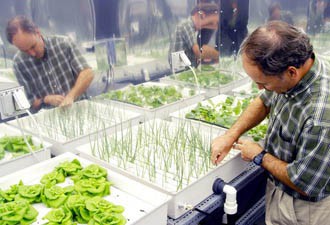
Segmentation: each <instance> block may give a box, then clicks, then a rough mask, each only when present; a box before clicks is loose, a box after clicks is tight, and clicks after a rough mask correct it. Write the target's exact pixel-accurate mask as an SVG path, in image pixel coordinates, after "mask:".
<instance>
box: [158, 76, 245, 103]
mask: <svg viewBox="0 0 330 225" xmlns="http://www.w3.org/2000/svg"><path fill="white" fill-rule="evenodd" d="M220 72H221V73H231V72H230V71H224V70H220ZM206 73H207V71H206ZM197 76H198V75H197ZM234 76H236V78H235V80H234V81H232V82H230V83H228V84H224V85H219V86H218V87H200V91H202V92H205V94H204V95H205V97H206V98H211V97H214V96H216V95H219V94H226V93H231V91H232V90H233V89H234V88H235V87H238V86H241V85H244V84H246V83H247V82H248V81H249V80H250V77H248V76H246V75H244V74H242V73H235V75H234ZM172 77H173V75H170V76H167V77H163V78H160V79H159V80H160V82H163V83H167V84H173V85H182V86H185V87H190V88H197V85H196V84H195V83H188V82H185V81H180V80H175V79H172Z"/></svg>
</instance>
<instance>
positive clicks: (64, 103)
mask: <svg viewBox="0 0 330 225" xmlns="http://www.w3.org/2000/svg"><path fill="white" fill-rule="evenodd" d="M73 102H74V98H73V97H71V96H70V95H67V96H65V98H64V99H63V101H62V102H61V104H60V105H59V106H60V107H66V106H71V105H72V104H73Z"/></svg>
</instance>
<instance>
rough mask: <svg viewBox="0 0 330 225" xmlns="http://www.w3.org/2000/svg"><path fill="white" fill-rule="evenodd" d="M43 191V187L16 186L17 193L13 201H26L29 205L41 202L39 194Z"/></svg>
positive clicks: (37, 185)
mask: <svg viewBox="0 0 330 225" xmlns="http://www.w3.org/2000/svg"><path fill="white" fill-rule="evenodd" d="M42 190H43V185H41V184H34V185H23V184H20V185H19V186H18V193H17V195H16V196H15V200H26V201H28V202H29V203H39V202H41V193H42Z"/></svg>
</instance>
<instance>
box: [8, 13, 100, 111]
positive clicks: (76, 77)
mask: <svg viewBox="0 0 330 225" xmlns="http://www.w3.org/2000/svg"><path fill="white" fill-rule="evenodd" d="M6 34H7V39H8V41H9V42H10V43H11V44H13V45H15V46H16V47H17V48H18V49H19V50H20V51H19V52H18V53H17V54H16V55H15V57H14V72H15V75H16V78H17V80H18V82H19V84H20V85H22V86H24V88H25V91H26V94H27V97H28V99H29V101H30V103H31V105H32V107H31V108H32V110H34V111H38V110H39V109H40V108H42V107H44V106H45V107H54V106H66V105H71V104H72V103H73V102H74V101H75V100H77V99H81V98H83V97H84V92H85V91H86V89H87V88H88V86H89V85H90V83H91V82H92V80H93V77H94V75H93V72H92V70H91V68H90V67H89V66H88V64H87V62H86V60H85V59H84V58H83V56H82V55H81V53H80V51H79V50H78V48H77V46H76V45H75V44H74V43H73V42H72V41H71V40H69V39H68V38H64V37H55V36H54V37H45V36H43V35H41V33H40V31H39V29H38V28H37V27H36V25H35V24H34V23H33V22H32V21H31V20H29V19H27V18H26V17H24V16H17V17H14V18H13V19H11V20H10V21H9V22H8V25H7V29H6Z"/></svg>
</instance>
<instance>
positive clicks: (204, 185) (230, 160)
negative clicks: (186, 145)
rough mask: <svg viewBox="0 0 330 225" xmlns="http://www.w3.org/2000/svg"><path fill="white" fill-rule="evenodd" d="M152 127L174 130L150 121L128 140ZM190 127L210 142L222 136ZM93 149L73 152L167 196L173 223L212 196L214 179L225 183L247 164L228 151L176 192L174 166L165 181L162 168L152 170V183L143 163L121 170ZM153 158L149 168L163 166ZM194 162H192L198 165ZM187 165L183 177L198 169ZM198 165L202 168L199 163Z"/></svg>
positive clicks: (199, 126) (212, 130) (116, 162)
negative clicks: (225, 155)
mask: <svg viewBox="0 0 330 225" xmlns="http://www.w3.org/2000/svg"><path fill="white" fill-rule="evenodd" d="M152 123H155V124H159V123H164V124H168V125H169V126H170V128H172V127H171V126H176V125H175V124H174V123H171V122H168V121H162V120H157V119H156V120H154V121H148V122H146V123H144V124H141V125H139V126H135V127H133V128H132V137H136V136H137V135H136V132H137V130H138V129H139V127H141V126H148V124H152ZM187 123H188V122H187ZM151 126H153V125H151ZM192 126H193V127H194V128H195V129H196V130H198V132H200V133H202V134H207V135H208V133H209V136H207V137H209V138H212V139H213V138H215V137H216V136H218V135H219V134H221V133H222V132H224V130H223V129H221V128H216V127H215V126H208V125H205V124H204V125H203V124H202V123H199V124H197V123H194V124H192ZM173 128H174V127H173ZM151 130H152V129H151ZM125 132H131V131H130V130H129V131H127V130H126V131H123V137H128V135H127V134H128V133H125ZM118 135H120V134H118ZM150 135H152V132H150ZM174 135H176V134H174ZM113 136H114V135H112V136H111V137H113ZM187 138H189V137H187ZM207 139H208V138H207ZM207 139H206V140H207ZM107 140H110V136H109V138H107ZM134 141H135V140H133V147H134V146H135V145H134ZM99 142H102V140H99ZM109 142H110V141H109ZM164 143H166V140H165V141H164ZM93 145H94V146H96V148H98V149H100V147H99V146H97V143H90V144H85V145H82V146H79V147H78V148H77V152H78V153H79V154H80V156H82V157H86V158H88V159H90V160H93V161H95V162H97V163H98V164H101V165H103V166H105V167H108V168H110V169H116V170H118V171H120V173H122V174H125V175H126V176H129V177H130V178H132V179H135V180H137V181H138V182H141V183H143V184H146V185H148V186H150V187H153V188H155V189H157V190H159V191H161V192H163V193H165V194H167V195H170V196H171V197H172V198H171V200H170V201H169V203H168V216H169V217H171V218H173V219H177V218H178V217H180V216H182V215H183V214H184V213H186V212H188V211H189V206H192V207H193V206H196V205H197V204H198V203H200V202H202V201H203V200H204V199H206V198H207V197H209V196H210V195H211V194H212V193H213V191H212V185H213V182H214V180H215V179H216V178H219V177H220V178H222V179H223V180H224V181H226V182H229V181H231V180H232V179H233V178H235V177H236V176H238V175H239V174H240V173H241V172H242V171H243V170H244V169H245V168H246V167H247V164H248V163H247V162H245V161H243V160H242V159H241V157H240V154H239V151H237V150H232V151H231V152H230V153H229V154H228V155H227V157H226V158H225V159H224V160H223V161H222V162H221V164H220V165H218V166H217V167H216V166H214V167H213V168H211V169H207V170H205V171H203V172H202V171H199V170H198V172H200V173H202V175H200V176H198V178H196V177H193V178H191V179H190V181H189V178H188V182H186V183H184V184H183V185H182V186H180V188H177V187H178V186H176V185H178V181H175V179H176V178H177V177H176V176H175V171H174V172H173V174H174V176H173V177H172V178H173V179H171V173H172V171H171V169H172V168H176V167H175V166H174V165H171V166H170V167H169V168H171V169H170V172H169V173H168V174H170V175H168V176H165V178H164V174H167V173H166V172H165V169H164V167H162V168H161V165H160V166H159V168H158V167H157V168H156V169H155V170H154V171H156V172H155V174H156V175H155V176H156V178H155V179H154V180H152V179H150V176H149V177H147V175H145V174H148V173H150V169H149V171H148V170H147V169H145V168H146V167H145V166H143V165H145V163H144V162H141V160H140V161H137V162H134V163H129V162H127V163H126V165H125V166H124V165H123V163H119V161H120V159H119V158H118V157H116V156H114V155H113V154H111V153H109V155H110V157H109V158H108V159H101V157H99V156H98V155H97V154H95V150H93V147H92V146H93ZM148 150H150V151H149V152H152V151H158V149H157V148H155V146H154V145H151V146H148V147H146V151H148ZM93 151H94V154H93ZM123 154H124V150H123ZM139 155H140V154H139ZM157 156H159V155H157ZM155 158H156V159H155V160H156V162H155V163H154V164H153V165H159V164H163V163H164V160H163V159H162V158H161V157H155ZM198 159H199V158H198ZM198 159H197V160H196V161H195V162H199V161H198ZM157 160H158V161H157ZM207 160H209V158H207ZM188 164H191V163H189V162H188V161H187V163H185V165H184V166H183V167H184V170H183V171H184V172H183V173H184V174H187V172H188V173H189V169H190V168H193V167H195V168H199V167H198V166H200V165H197V164H196V165H195V164H193V165H188ZM200 164H203V162H202V163H200ZM141 171H142V172H141ZM151 171H153V170H151ZM204 173H205V174H204ZM188 177H190V176H188ZM166 179H168V180H166ZM164 180H166V181H164ZM183 180H185V179H183ZM185 181H186V180H185ZM185 181H184V182H185ZM184 206H188V207H187V208H185V207H184Z"/></svg>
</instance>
